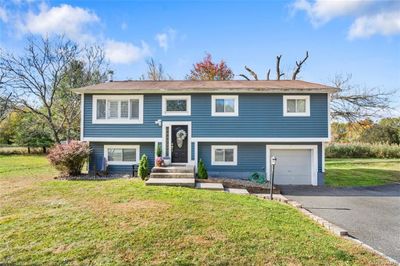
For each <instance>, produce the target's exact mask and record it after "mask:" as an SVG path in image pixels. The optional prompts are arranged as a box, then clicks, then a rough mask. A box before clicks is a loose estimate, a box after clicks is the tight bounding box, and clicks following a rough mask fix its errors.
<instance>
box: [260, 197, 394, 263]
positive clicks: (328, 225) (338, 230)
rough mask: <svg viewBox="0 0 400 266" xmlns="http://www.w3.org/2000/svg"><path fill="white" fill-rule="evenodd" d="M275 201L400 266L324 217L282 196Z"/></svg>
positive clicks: (275, 198)
mask: <svg viewBox="0 0 400 266" xmlns="http://www.w3.org/2000/svg"><path fill="white" fill-rule="evenodd" d="M262 198H264V199H267V200H270V197H269V196H263V197H262ZM273 200H275V201H279V202H282V203H286V204H289V205H291V206H293V207H295V208H296V209H298V210H299V211H300V212H301V213H303V214H304V215H306V216H307V217H309V218H311V219H312V220H314V221H315V222H317V223H318V224H320V225H322V226H323V227H325V228H326V229H327V230H328V231H330V232H332V233H333V234H335V235H337V236H340V237H343V238H345V239H348V240H350V241H353V242H354V243H355V244H358V245H360V246H362V247H364V248H366V249H368V250H369V251H371V252H373V253H375V254H377V255H379V256H381V257H383V258H385V259H387V260H388V261H389V262H391V263H393V264H395V265H399V266H400V262H398V261H397V260H395V259H393V258H391V257H389V256H387V255H385V254H384V253H382V252H380V251H378V250H376V249H375V248H373V247H371V246H370V245H367V244H366V243H364V242H362V241H361V240H359V239H357V238H354V237H352V236H350V235H349V233H348V231H347V230H345V229H343V228H341V227H339V226H337V225H335V224H333V223H331V222H329V221H327V220H325V219H324V218H322V217H319V216H317V215H315V214H313V213H312V212H311V211H310V210H308V209H306V208H303V206H302V205H301V204H300V203H298V202H297V201H295V200H290V199H288V198H286V197H285V196H283V195H282V194H274V195H273Z"/></svg>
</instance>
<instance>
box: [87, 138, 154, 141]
mask: <svg viewBox="0 0 400 266" xmlns="http://www.w3.org/2000/svg"><path fill="white" fill-rule="evenodd" d="M83 141H91V142H156V141H159V142H161V141H162V139H161V138H112V137H111V138H103V137H85V138H83Z"/></svg>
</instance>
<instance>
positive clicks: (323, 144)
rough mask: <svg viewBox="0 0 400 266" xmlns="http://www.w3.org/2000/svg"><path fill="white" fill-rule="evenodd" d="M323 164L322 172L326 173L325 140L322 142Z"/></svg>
mask: <svg viewBox="0 0 400 266" xmlns="http://www.w3.org/2000/svg"><path fill="white" fill-rule="evenodd" d="M321 149H322V150H321V157H322V158H321V164H322V165H321V166H322V172H323V173H325V142H322V144H321Z"/></svg>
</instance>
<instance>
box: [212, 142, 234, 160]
mask: <svg viewBox="0 0 400 266" xmlns="http://www.w3.org/2000/svg"><path fill="white" fill-rule="evenodd" d="M211 157H212V158H211V159H212V162H211V164H212V165H237V146H236V145H212V146H211Z"/></svg>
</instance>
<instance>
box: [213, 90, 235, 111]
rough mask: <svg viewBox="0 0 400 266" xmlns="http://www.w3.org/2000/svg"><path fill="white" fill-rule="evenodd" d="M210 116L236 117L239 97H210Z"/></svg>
mask: <svg viewBox="0 0 400 266" xmlns="http://www.w3.org/2000/svg"><path fill="white" fill-rule="evenodd" d="M211 109H212V110H211V115H212V116H238V115H239V96H237V95H212V96H211Z"/></svg>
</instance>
